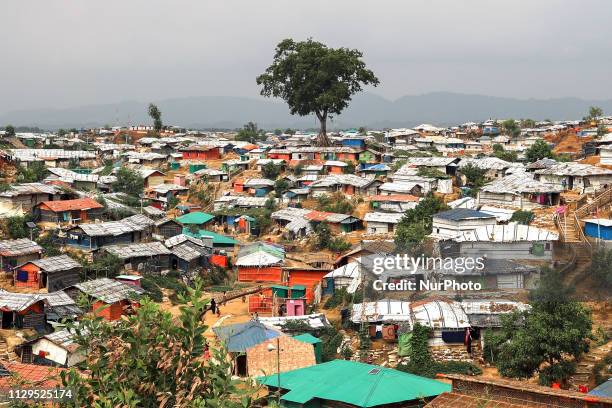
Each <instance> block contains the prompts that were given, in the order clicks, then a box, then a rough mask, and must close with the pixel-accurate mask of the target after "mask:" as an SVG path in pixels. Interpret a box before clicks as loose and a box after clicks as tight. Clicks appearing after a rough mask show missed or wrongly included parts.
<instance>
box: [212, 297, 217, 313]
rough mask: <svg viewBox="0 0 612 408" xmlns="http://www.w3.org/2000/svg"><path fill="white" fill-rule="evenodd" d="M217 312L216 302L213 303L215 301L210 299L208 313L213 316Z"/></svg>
mask: <svg viewBox="0 0 612 408" xmlns="http://www.w3.org/2000/svg"><path fill="white" fill-rule="evenodd" d="M216 310H217V302H216V301H215V299H214V298H213V299H211V301H210V311H211V312H212V313H213V314H215V311H216Z"/></svg>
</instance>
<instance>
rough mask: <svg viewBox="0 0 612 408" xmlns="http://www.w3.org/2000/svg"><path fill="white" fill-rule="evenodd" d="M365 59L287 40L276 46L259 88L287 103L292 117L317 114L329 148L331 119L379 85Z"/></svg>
mask: <svg viewBox="0 0 612 408" xmlns="http://www.w3.org/2000/svg"><path fill="white" fill-rule="evenodd" d="M361 57H362V53H361V52H360V51H358V50H351V49H348V48H329V47H327V46H326V45H325V44H322V43H320V42H316V41H313V40H312V39H308V40H307V41H301V42H296V41H294V40H292V39H286V40H283V41H281V42H280V43H279V44H278V45H277V46H276V51H275V54H274V60H273V62H272V64H271V65H270V66H269V67H268V68H267V69H266V71H265V72H264V73H263V74H261V75H259V76H258V77H257V84H258V85H261V86H262V89H261V94H262V95H263V96H267V97H276V98H282V99H284V100H285V102H287V104H288V105H289V111H290V112H291V114H292V115H295V114H297V115H300V116H307V115H310V114H313V113H314V114H315V116H316V117H317V118H318V119H319V121H320V122H321V129H320V134H321V135H323V137H322V138H320V140H319V143H320V144H324V145H327V144H329V140H328V139H327V136H326V123H327V117H328V116H329V115H339V114H340V113H341V112H342V111H343V110H344V109H345V108H346V107H347V106H348V103H349V102H350V100H351V97H352V96H353V95H354V94H356V93H358V92H359V91H361V89H362V86H364V85H374V86H376V85H378V83H379V81H378V78H376V76H375V75H374V73H373V72H372V71H371V70H369V69H367V68H366V65H365V63H364V62H363V61H362V60H361Z"/></svg>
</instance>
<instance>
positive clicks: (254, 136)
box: [236, 122, 266, 143]
mask: <svg viewBox="0 0 612 408" xmlns="http://www.w3.org/2000/svg"><path fill="white" fill-rule="evenodd" d="M265 138H266V137H265V134H264V132H263V131H262V130H260V129H259V128H258V127H257V123H254V122H249V123H247V124H246V125H244V126H243V127H242V129H240V130H239V131H238V133H237V134H236V140H239V141H242V142H249V143H256V142H257V141H258V140H265Z"/></svg>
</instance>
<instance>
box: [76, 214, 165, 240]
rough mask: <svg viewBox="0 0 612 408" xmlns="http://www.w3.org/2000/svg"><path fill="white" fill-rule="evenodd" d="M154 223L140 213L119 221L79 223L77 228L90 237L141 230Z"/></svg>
mask: <svg viewBox="0 0 612 408" xmlns="http://www.w3.org/2000/svg"><path fill="white" fill-rule="evenodd" d="M154 224H155V221H153V220H152V219H150V218H149V217H147V216H145V215H142V214H136V215H132V216H130V217H127V218H124V219H122V220H120V221H109V222H101V223H98V224H80V225H79V226H78V227H77V228H81V229H82V230H83V232H84V233H85V234H87V235H89V236H90V237H96V236H107V235H112V236H117V235H121V234H125V233H127V232H133V231H142V230H144V229H146V228H147V227H149V226H152V225H154Z"/></svg>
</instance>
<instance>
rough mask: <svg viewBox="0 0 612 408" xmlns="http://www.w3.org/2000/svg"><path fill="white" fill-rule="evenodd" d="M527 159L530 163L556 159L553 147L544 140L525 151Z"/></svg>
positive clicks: (538, 141)
mask: <svg viewBox="0 0 612 408" xmlns="http://www.w3.org/2000/svg"><path fill="white" fill-rule="evenodd" d="M525 157H526V158H527V161H529V162H535V161H538V160H540V159H544V158H548V159H552V158H554V157H555V155H554V154H553V151H552V149H551V147H550V146H549V145H548V143H546V142H545V141H544V140H537V141H536V142H535V143H534V144H533V145H532V146H531V147H530V148H529V149H527V150H526V151H525Z"/></svg>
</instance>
